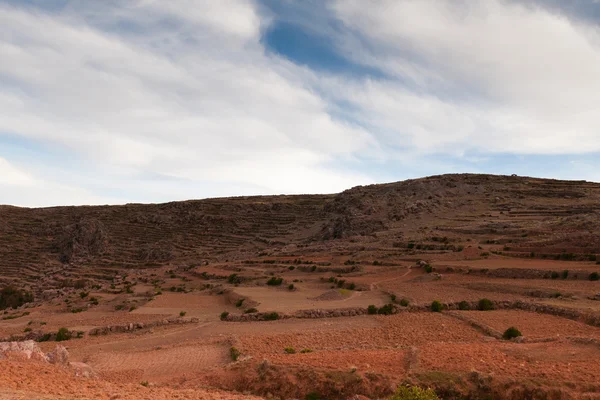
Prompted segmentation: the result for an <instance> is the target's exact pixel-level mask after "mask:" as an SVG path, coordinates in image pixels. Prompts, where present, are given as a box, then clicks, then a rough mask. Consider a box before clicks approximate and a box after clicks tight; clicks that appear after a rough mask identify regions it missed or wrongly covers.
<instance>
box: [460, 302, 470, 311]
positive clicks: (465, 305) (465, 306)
mask: <svg viewBox="0 0 600 400" xmlns="http://www.w3.org/2000/svg"><path fill="white" fill-rule="evenodd" d="M458 309H459V310H463V311H464V310H470V309H471V305H470V304H469V303H468V302H467V301H465V300H463V301H461V302H460V303H458Z"/></svg>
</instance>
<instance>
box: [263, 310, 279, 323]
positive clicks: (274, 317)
mask: <svg viewBox="0 0 600 400" xmlns="http://www.w3.org/2000/svg"><path fill="white" fill-rule="evenodd" d="M263 319H264V320H265V321H275V320H278V319H279V314H277V313H276V312H275V311H273V312H270V313H266V314H265V315H263Z"/></svg>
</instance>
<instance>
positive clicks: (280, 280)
mask: <svg viewBox="0 0 600 400" xmlns="http://www.w3.org/2000/svg"><path fill="white" fill-rule="evenodd" d="M282 283H283V278H276V277H274V276H273V277H271V279H269V280H268V281H267V285H269V286H281V284H282Z"/></svg>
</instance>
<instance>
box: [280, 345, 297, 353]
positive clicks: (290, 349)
mask: <svg viewBox="0 0 600 400" xmlns="http://www.w3.org/2000/svg"><path fill="white" fill-rule="evenodd" d="M283 351H285V352H286V354H296V349H294V348H293V347H286V348H285V349H283Z"/></svg>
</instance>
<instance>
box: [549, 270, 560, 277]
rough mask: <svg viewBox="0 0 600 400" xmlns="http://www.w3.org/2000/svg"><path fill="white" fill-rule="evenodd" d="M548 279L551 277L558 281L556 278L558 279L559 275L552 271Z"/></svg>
mask: <svg viewBox="0 0 600 400" xmlns="http://www.w3.org/2000/svg"><path fill="white" fill-rule="evenodd" d="M550 277H551V278H552V279H558V277H559V275H558V272H556V271H552V274H551V275H550Z"/></svg>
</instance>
